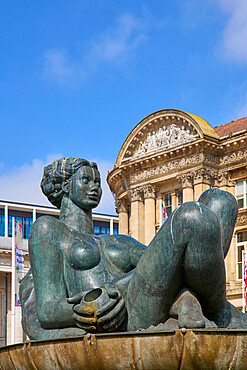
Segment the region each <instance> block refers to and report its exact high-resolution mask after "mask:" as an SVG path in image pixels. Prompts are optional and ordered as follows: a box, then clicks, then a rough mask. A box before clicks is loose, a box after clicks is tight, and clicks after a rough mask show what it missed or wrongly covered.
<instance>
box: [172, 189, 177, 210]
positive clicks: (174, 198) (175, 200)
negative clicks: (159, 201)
mask: <svg viewBox="0 0 247 370" xmlns="http://www.w3.org/2000/svg"><path fill="white" fill-rule="evenodd" d="M171 196H172V212H173V211H174V210H175V209H176V208H177V206H178V199H177V195H176V193H172V194H171Z"/></svg>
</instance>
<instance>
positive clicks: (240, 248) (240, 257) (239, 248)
mask: <svg viewBox="0 0 247 370" xmlns="http://www.w3.org/2000/svg"><path fill="white" fill-rule="evenodd" d="M243 249H244V246H243V245H240V246H238V262H242V250H243Z"/></svg>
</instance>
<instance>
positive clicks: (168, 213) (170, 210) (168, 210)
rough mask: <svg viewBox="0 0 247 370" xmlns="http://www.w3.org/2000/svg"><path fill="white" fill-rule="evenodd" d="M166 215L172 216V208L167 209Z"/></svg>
mask: <svg viewBox="0 0 247 370" xmlns="http://www.w3.org/2000/svg"><path fill="white" fill-rule="evenodd" d="M166 213H167V216H170V214H171V213H172V207H166Z"/></svg>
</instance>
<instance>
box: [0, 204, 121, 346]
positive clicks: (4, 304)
mask: <svg viewBox="0 0 247 370" xmlns="http://www.w3.org/2000/svg"><path fill="white" fill-rule="evenodd" d="M59 212H60V211H59V209H57V208H55V207H45V206H41V205H34V204H27V203H16V202H8V201H2V200H0V346H4V345H5V344H10V343H11V275H12V269H11V266H12V263H11V257H12V219H13V217H15V219H16V220H17V221H19V222H20V223H21V224H22V229H23V254H24V271H25V273H27V272H28V270H29V268H30V262H29V254H28V243H27V239H28V237H29V231H30V229H31V226H32V224H33V222H34V221H36V219H37V218H39V217H41V216H45V215H49V216H53V217H56V218H58V217H59ZM93 225H94V232H95V234H96V235H100V234H108V235H114V234H117V233H118V216H114V215H106V214H102V213H96V212H94V213H93ZM24 340H25V335H24V333H23V331H22V327H21V308H20V307H16V308H15V343H18V342H23V341H24Z"/></svg>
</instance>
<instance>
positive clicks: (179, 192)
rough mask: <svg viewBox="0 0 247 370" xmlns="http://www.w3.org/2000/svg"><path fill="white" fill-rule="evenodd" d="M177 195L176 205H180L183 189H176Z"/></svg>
mask: <svg viewBox="0 0 247 370" xmlns="http://www.w3.org/2000/svg"><path fill="white" fill-rule="evenodd" d="M177 197H178V205H179V206H180V204H182V203H183V190H179V191H178V193H177Z"/></svg>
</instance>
